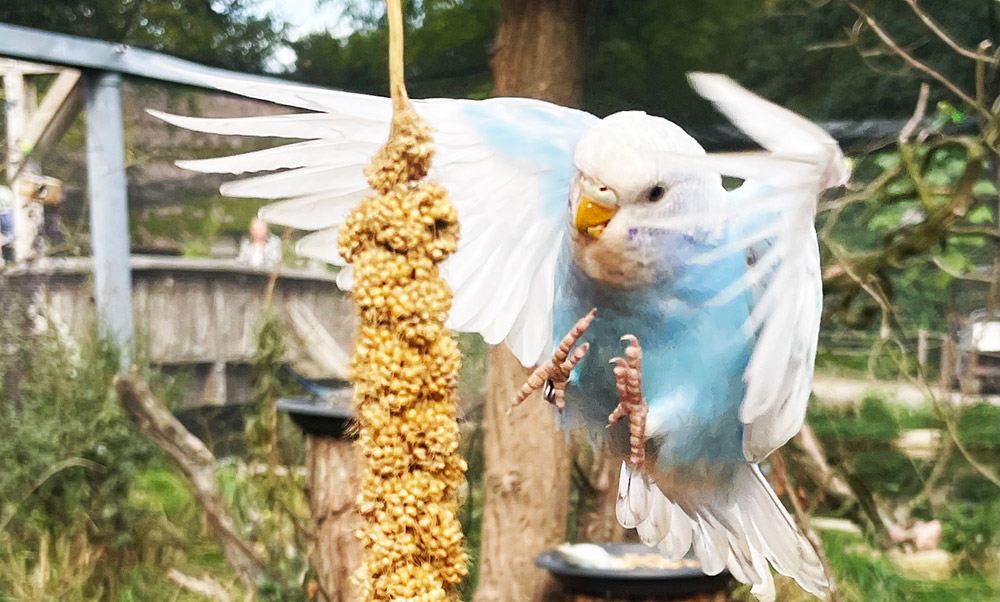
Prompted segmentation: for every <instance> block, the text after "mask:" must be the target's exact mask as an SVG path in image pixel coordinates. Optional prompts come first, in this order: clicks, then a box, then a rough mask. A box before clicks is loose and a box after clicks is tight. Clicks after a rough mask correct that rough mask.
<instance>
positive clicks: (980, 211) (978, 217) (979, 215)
mask: <svg viewBox="0 0 1000 602" xmlns="http://www.w3.org/2000/svg"><path fill="white" fill-rule="evenodd" d="M965 219H966V220H968V222H969V223H970V224H990V223H993V208H992V207H989V206H987V205H980V206H978V207H976V208H975V209H973V210H972V211H970V212H969V213H967V214H966V216H965Z"/></svg>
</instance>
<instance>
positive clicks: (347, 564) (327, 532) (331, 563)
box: [306, 435, 361, 602]
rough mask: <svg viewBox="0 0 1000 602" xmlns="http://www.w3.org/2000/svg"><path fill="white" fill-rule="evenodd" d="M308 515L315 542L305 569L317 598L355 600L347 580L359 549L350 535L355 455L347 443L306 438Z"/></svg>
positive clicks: (355, 491)
mask: <svg viewBox="0 0 1000 602" xmlns="http://www.w3.org/2000/svg"><path fill="white" fill-rule="evenodd" d="M306 466H307V469H308V479H309V480H308V485H307V487H308V494H309V509H310V511H311V513H312V520H313V528H314V529H315V532H314V535H315V541H314V544H313V550H312V555H311V558H310V564H311V565H312V568H313V571H314V572H315V573H316V581H317V584H318V585H319V594H320V595H321V596H323V598H321V599H325V600H326V601H327V602H350V601H352V600H356V599H357V592H356V591H355V589H354V587H353V585H352V583H351V577H352V576H353V575H354V572H355V571H356V570H357V568H358V562H359V561H360V558H361V544H360V543H359V542H358V538H357V536H356V535H355V532H356V531H357V529H358V524H359V522H360V521H359V517H358V512H357V506H356V504H355V501H356V500H357V497H358V492H359V484H358V478H357V475H358V459H357V451H356V450H355V449H354V445H353V444H352V442H351V441H349V440H345V439H337V438H334V437H328V436H323V435H306Z"/></svg>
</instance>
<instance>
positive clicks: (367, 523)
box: [340, 108, 467, 602]
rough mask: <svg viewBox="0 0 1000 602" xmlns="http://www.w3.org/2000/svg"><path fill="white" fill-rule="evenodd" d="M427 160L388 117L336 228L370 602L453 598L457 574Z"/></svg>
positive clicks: (454, 451) (451, 232)
mask: <svg viewBox="0 0 1000 602" xmlns="http://www.w3.org/2000/svg"><path fill="white" fill-rule="evenodd" d="M432 155H433V144H432V140H431V136H430V128H429V127H428V126H427V124H426V123H425V122H423V121H422V120H421V119H420V117H419V116H417V115H416V113H414V112H413V110H412V108H407V109H406V110H403V111H397V113H396V114H395V115H394V117H393V123H392V135H391V138H390V140H389V142H388V143H387V144H386V145H385V146H384V147H382V149H381V150H380V151H379V152H378V154H377V155H376V156H375V158H374V159H373V160H372V163H371V165H370V166H369V167H368V168H367V169H366V171H365V175H366V176H367V178H368V183H369V185H370V186H371V188H372V190H374V191H375V193H376V196H373V197H369V198H366V199H365V200H363V201H362V202H361V204H360V205H359V206H358V207H357V208H356V209H355V210H354V211H353V212H352V213H351V214H350V216H349V217H348V218H347V221H346V222H345V224H344V225H343V226H342V227H341V230H340V253H341V254H342V255H343V257H344V259H346V260H347V261H348V262H349V263H351V264H353V266H354V300H355V302H356V303H357V307H358V312H359V316H360V324H359V329H358V340H357V346H356V348H355V352H354V357H353V359H352V364H351V367H352V371H353V377H354V406H355V409H356V411H357V416H358V443H359V445H360V447H361V451H362V454H363V459H364V461H363V468H362V471H363V474H362V489H361V494H360V496H359V498H358V509H359V511H360V513H361V516H362V521H363V522H362V526H361V528H360V530H359V533H358V536H359V538H360V539H361V542H362V545H363V546H364V549H365V557H364V559H363V561H362V564H361V567H360V569H359V572H358V576H357V577H358V583H359V585H360V589H361V592H360V593H361V598H360V599H362V600H366V601H372V602H375V601H378V602H389V601H390V600H393V601H404V600H405V601H411V602H436V601H439V600H455V599H457V598H456V596H455V594H454V591H453V590H454V586H455V585H456V584H458V583H459V581H461V580H462V578H463V577H464V576H465V575H466V573H467V568H466V561H467V556H466V552H465V548H464V542H463V537H462V529H461V525H460V524H459V521H458V519H457V516H456V512H457V510H458V501H457V491H458V488H459V487H460V486H461V484H462V481H463V478H464V476H463V475H464V472H465V470H466V468H467V467H466V463H465V460H463V459H462V458H461V456H459V455H458V425H457V423H456V420H455V418H456V406H455V399H456V394H455V387H456V383H457V379H458V368H459V362H460V356H459V353H458V347H457V345H456V343H455V340H454V339H453V338H452V336H451V334H450V333H449V331H447V330H446V329H445V327H444V322H445V319H446V317H447V314H448V310H449V309H450V307H451V297H452V294H451V290H450V289H449V287H448V285H447V284H446V283H445V281H444V280H443V279H442V278H441V275H440V274H439V271H438V263H439V262H440V261H442V260H443V259H444V258H445V257H447V256H448V255H450V254H451V253H454V252H455V250H456V248H457V246H458V214H457V212H456V210H455V207H454V206H453V205H452V203H451V201H450V200H449V198H448V195H447V192H446V191H445V189H444V188H443V187H441V186H440V185H438V184H435V183H433V182H428V181H426V180H425V178H426V176H427V171H428V169H429V168H430V163H431V157H432Z"/></svg>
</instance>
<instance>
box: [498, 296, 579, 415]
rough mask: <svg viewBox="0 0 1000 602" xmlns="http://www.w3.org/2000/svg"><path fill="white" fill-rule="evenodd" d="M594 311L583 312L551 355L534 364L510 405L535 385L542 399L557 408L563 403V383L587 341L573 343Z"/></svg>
mask: <svg viewBox="0 0 1000 602" xmlns="http://www.w3.org/2000/svg"><path fill="white" fill-rule="evenodd" d="M596 315H597V310H596V309H592V310H590V312H589V313H588V314H587V315H585V316H584V317H582V318H580V319H579V320H577V322H576V324H574V325H573V328H571V329H570V331H569V332H568V333H566V336H565V337H563V340H562V342H560V343H559V347H558V348H557V349H556V352H555V354H553V355H552V359H550V360H549V361H547V362H545V363H544V364H542V365H541V366H538V367H537V368H535V371H534V372H532V373H531V375H530V376H529V377H528V381H527V382H525V383H524V386H522V387H521V390H520V391H519V392H518V394H517V398H516V399H514V404H513V405H514V406H518V405H521V403H522V402H523V401H524V400H525V399H527V398H528V397H529V396H530V395H531V394H532V393H534V392H535V391H536V390H537V389H540V388H542V387H545V389H544V396H545V401H547V402H549V403H550V404H552V405H554V406H555V407H556V408H557V409H558V410H559V411H560V412H561V411H562V410H563V408H565V407H566V383H567V381H569V375H570V373H572V372H573V368H575V367H576V365H577V363H579V361H580V360H582V359H583V356H584V355H586V354H587V348H588V347H590V345H589V343H584V344H583V345H580V346H579V347H577V348H576V349H574V348H573V347H574V345H576V342H577V341H579V340H580V337H582V336H583V333H585V332H587V329H588V328H590V323H591V322H593V321H594V316H596Z"/></svg>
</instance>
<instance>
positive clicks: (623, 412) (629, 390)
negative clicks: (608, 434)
mask: <svg viewBox="0 0 1000 602" xmlns="http://www.w3.org/2000/svg"><path fill="white" fill-rule="evenodd" d="M622 340H623V341H628V347H626V348H625V357H624V358H620V357H616V358H614V359H612V360H611V362H612V363H613V364H615V386H616V387H617V388H618V407H616V408H615V410H614V411H613V412H611V415H610V416H608V426H611V425H613V424H617V423H618V421H619V420H621V419H622V418H623V417H625V416H628V420H629V443H630V444H631V448H632V453H631V455H630V456H629V462H631V463H632V464H633V465H634V466H636V467H639V466H642V463H643V461H645V459H646V413H647V411H648V409H649V407H648V406H647V405H646V399H645V398H644V397H643V395H642V347H641V346H640V345H639V339H637V338H636V337H635V336H634V335H631V334H627V335H625V336H623V337H622Z"/></svg>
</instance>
